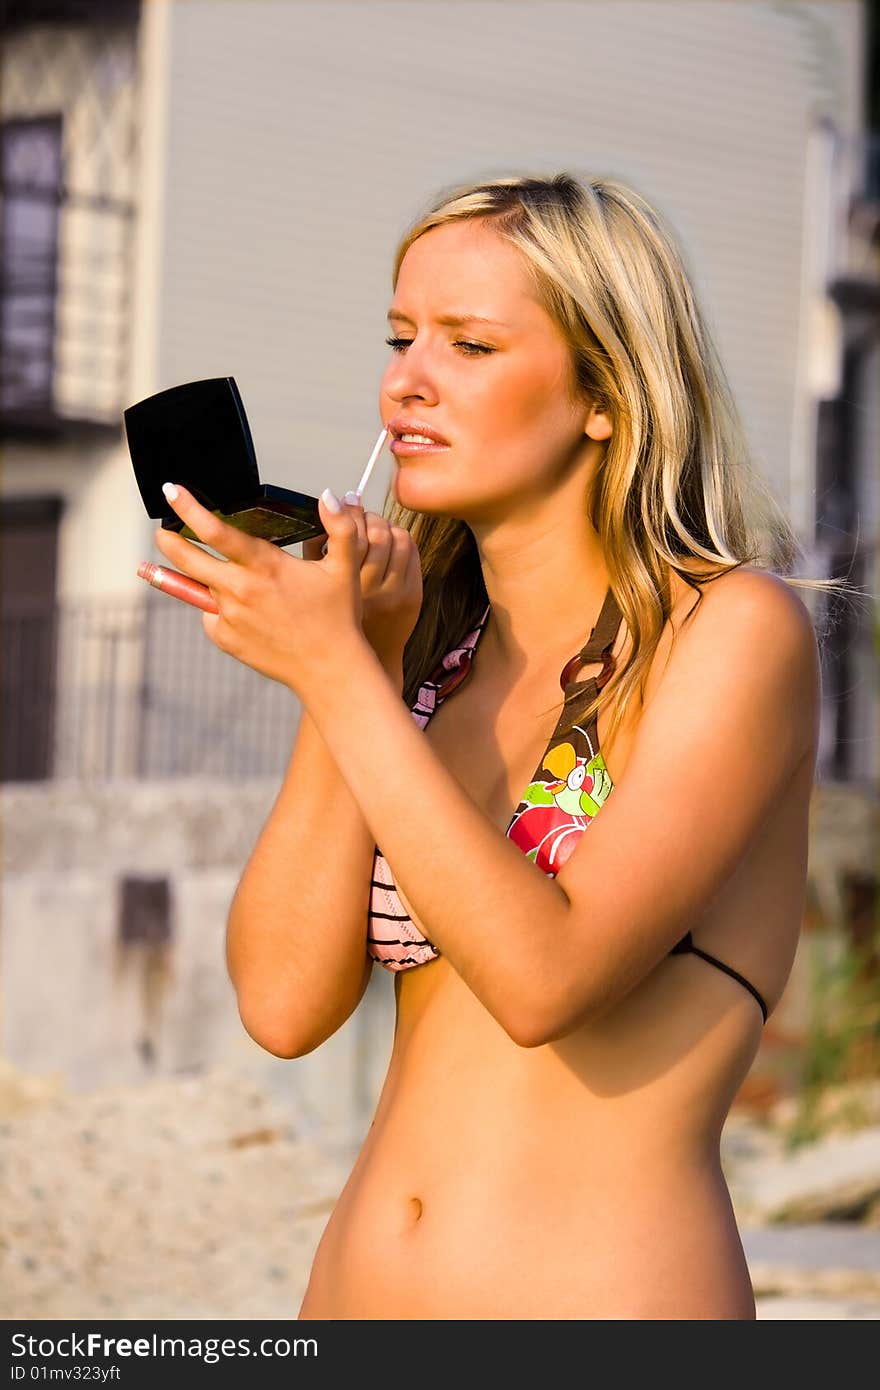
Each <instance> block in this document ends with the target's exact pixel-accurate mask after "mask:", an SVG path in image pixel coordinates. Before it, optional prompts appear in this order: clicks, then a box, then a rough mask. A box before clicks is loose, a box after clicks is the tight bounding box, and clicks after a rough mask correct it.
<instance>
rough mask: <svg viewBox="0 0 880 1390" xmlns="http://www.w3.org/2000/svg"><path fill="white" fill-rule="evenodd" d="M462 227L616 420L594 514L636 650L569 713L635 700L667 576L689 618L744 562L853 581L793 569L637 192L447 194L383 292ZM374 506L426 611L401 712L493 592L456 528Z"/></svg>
mask: <svg viewBox="0 0 880 1390" xmlns="http://www.w3.org/2000/svg"><path fill="white" fill-rule="evenodd" d="M465 218H483V219H491V225H492V227H493V228H494V230H495V231H496V232H497V233H498V234H499V235H500V236H502V237H504V238H505V239H506V240H507V241H509V242H511V243H512V244H513V245H514V246H516V247H518V248H519V250H520V251H521V252H522V254H523V256H524V257H525V260H526V264H527V265H528V266H529V267H530V269H531V273H532V277H533V280H534V284H535V287H536V291H537V294H538V297H539V300H540V302H541V303H542V304H543V306H544V307H545V309H546V310H547V312H548V313H549V314H550V316H551V317H552V319H553V320H554V321H555V323H556V324H557V325H558V327H559V328H560V330H561V332H562V334H563V335H564V337H565V339H566V341H567V343H568V344H569V347H570V350H571V357H572V363H573V367H574V377H573V380H574V381H575V382H576V384H577V389H578V391H579V392H582V393H583V394H584V396H585V397H586V398H587V399H588V400H590V401H592V402H593V403H595V404H596V405H597V406H598V407H599V408H600V409H603V410H606V411H608V412H609V413H610V415H611V418H612V421H613V433H612V435H611V438H610V439H609V441H608V444H607V448H606V452H605V456H604V458H603V460H602V462H601V464H600V466H599V468H598V471H597V474H596V480H595V487H594V488H593V491H592V496H591V499H590V504H589V505H590V521H591V523H592V525H593V527H594V528H595V530H596V532H597V534H598V535H599V537H600V539H601V543H602V546H603V553H604V557H605V562H606V567H607V570H608V575H609V583H610V587H611V589H612V591H613V593H614V596H615V598H616V600H617V602H618V605H619V607H620V610H621V612H622V614H623V618H624V621H625V623H626V626H627V629H628V631H629V633H630V636H631V638H632V650H631V652H630V653H629V657H628V659H627V661H626V662H625V663H623V664H622V665H621V667H620V669H619V670H617V671H615V672H614V674H613V675H612V677H611V679H610V680H609V681H608V683H607V684H606V685H605V686H604V687H603V688H602V690H601V691H600V692H599V694H598V697H597V698H596V699H595V700H594V701H593V702H592V703H591V704H590V705H589V706H588V707H587V708H586V710H583V711H581V712H580V718H581V722H583V721H584V720H586V719H588V718H589V717H590V715H591V714H592V713H593V712H594V711H596V712H597V711H598V710H599V709H600V708H602V706H603V705H604V703H605V702H606V701H607V702H610V703H611V705H612V714H611V722H610V728H609V735H608V737H609V740H610V739H613V737H614V734H615V732H616V730H617V728H618V727H619V724H620V721H621V719H622V717H623V713H624V709H625V706H626V704H627V701H628V699H629V697H630V695H631V694H632V692H633V690H634V689H635V688H636V687H638V688H639V690H640V692H641V691H642V687H643V681H644V679H645V677H646V676H647V672H648V670H649V668H650V664H651V660H652V658H653V655H654V653H655V651H656V649H657V644H658V642H659V640H660V636H661V633H662V631H663V628H664V626H665V624H666V622H667V621H668V619H669V616H670V609H671V601H670V589H669V574H670V571H673V570H674V571H675V573H676V574H678V575H679V576H680V577H681V579H682V580H684V582H685V583H687V584H689V585H690V586H691V587H692V588H694V589H695V590H696V591H697V593H698V595H699V598H698V600H697V604H696V605H695V608H696V607H697V606H698V605H699V602H700V599H701V598H702V591H701V589H700V587H699V586H700V585H701V584H705V583H710V582H711V581H712V580H713V579H717V578H718V577H719V576H720V575H722V574H725V573H727V572H728V571H729V570H732V569H736V568H737V567H738V566H741V565H744V564H752V565H754V566H755V567H756V568H759V569H766V570H770V571H772V572H774V573H776V574H777V575H778V576H779V577H780V578H784V579H785V582H786V583H788V584H792V585H795V586H798V587H801V588H804V589H812V590H824V591H827V592H834V593H838V592H840V591H841V590H849V587H850V586H848V585H847V583H846V581H845V580H841V579H824V580H822V579H805V578H796V577H792V576H790V574H789V571H790V570H791V568H792V566H793V564H794V563H795V562H796V560H797V559H798V558H799V557H800V556H801V549H800V546H799V544H798V540H797V537H796V534H795V532H794V531H793V529H792V527H791V525H790V524H789V522H788V520H787V518H786V516H785V514H784V513H783V511H782V509H781V508H780V506H779V504H778V503H777V502H776V499H775V497H774V495H773V492H772V490H771V488H770V487H769V485H768V484H767V482H766V481H765V480H764V479H763V478H762V477H761V475H760V473H759V472H758V470H757V469H756V468H755V466H754V464H753V461H752V459H751V456H750V452H749V448H748V444H747V441H746V436H745V431H744V429H743V427H742V423H741V421H740V418H739V415H738V412H737V409H736V406H735V404H734V401H733V397H732V394H731V391H730V388H729V386H728V383H727V379H726V376H725V373H724V369H723V367H722V365H721V362H720V359H719V357H718V353H717V351H716V349H715V346H714V344H713V341H712V339H711V336H710V333H709V331H708V330H707V327H706V324H705V322H704V320H703V316H702V314H701V312H700V309H699V307H698V305H697V303H696V300H695V298H694V293H693V289H692V286H691V284H690V280H689V277H688V273H687V271H686V269H685V265H684V262H683V259H682V255H681V252H680V251H679V249H678V247H677V245H676V243H675V239H674V236H673V234H672V232H671V231H670V229H669V228H668V226H666V225H665V224H664V222H663V220H662V219H661V217H660V215H659V213H658V212H657V211H656V210H655V209H654V208H652V207H651V206H650V205H649V204H648V203H647V202H646V201H645V199H644V198H643V197H641V195H640V194H638V193H637V192H635V191H634V190H633V189H632V188H630V187H627V186H626V185H625V184H623V183H621V182H619V181H617V180H614V179H610V178H592V179H589V180H587V181H585V182H579V181H578V180H576V179H575V178H573V177H572V176H571V175H570V174H567V173H558V174H555V175H553V176H551V177H546V178H542V177H527V176H518V177H513V178H501V179H490V180H488V181H487V182H485V183H477V184H469V185H466V186H459V187H456V188H454V189H452V190H449V191H447V192H445V193H444V194H443V195H442V197H441V198H440V199H439V200H438V201H436V202H435V203H434V204H433V206H431V207H430V208H429V209H428V210H427V211H426V212H425V213H423V214H422V215H421V216H420V217H419V218H418V219H417V221H416V222H415V223H414V224H413V225H412V226H411V227H410V229H409V230H408V231H407V232H406V234H405V235H404V237H403V239H402V241H401V242H400V244H399V246H398V248H397V252H396V255H395V261H394V272H393V284H394V287H395V288H396V286H397V280H398V276H399V273H400V267H401V263H402V261H403V258H404V256H405V254H406V252H407V250H408V249H409V247H410V246H411V245H412V244H413V242H414V241H415V240H416V239H417V238H418V237H420V236H423V235H424V233H425V232H428V231H430V230H431V229H432V228H434V227H440V226H444V225H446V224H448V223H451V222H456V221H459V220H462V219H465ZM384 514H385V516H386V517H387V518H388V519H389V520H390V521H391V522H392V524H394V525H397V526H403V527H406V528H407V529H408V530H409V531H410V532H411V534H412V536H413V539H414V540H415V541H416V544H417V545H418V548H419V553H420V556H421V565H422V577H423V586H424V596H423V603H422V610H421V613H420V616H419V620H418V623H417V624H416V627H415V629H414V631H413V633H412V635H411V637H410V639H409V642H408V643H407V646H406V651H405V653H404V697H405V698H406V700H407V702H408V703H409V704H412V703H414V701H415V699H416V696H417V693H418V688H419V686H420V684H421V683H422V681H423V680H424V679H425V678H426V677H427V676H429V675H430V674H431V673H432V672H433V671H434V668H435V667H436V666H437V663H438V662H439V661H440V659H441V658H442V656H443V655H444V653H445V652H446V651H448V650H449V648H450V647H451V646H452V645H453V644H454V643H455V642H456V641H458V640H459V639H460V638H461V637H462V636H464V634H465V633H467V632H468V631H469V630H470V629H471V628H472V627H473V626H474V625H475V624H476V622H477V621H478V619H479V616H480V614H481V612H482V610H483V609H484V608H485V606H486V603H487V602H488V596H487V593H486V587H485V584H484V582H483V576H482V571H481V567H480V560H479V552H478V549H477V544H476V540H475V538H474V536H473V533H472V531H471V530H470V527H469V526H468V525H467V524H466V523H465V522H463V521H460V520H457V519H454V518H450V517H442V516H429V515H426V514H423V513H419V512H414V511H411V510H409V509H408V508H405V507H402V506H401V505H400V504H399V503H397V502H395V500H394V498H393V496H392V494H391V492H390V491H389V493H388V495H387V497H386V500H385V507H384ZM590 618H591V619H594V618H595V615H592V614H591V615H590ZM586 635H587V634H586V630H585V633H584V637H585V639H586Z"/></svg>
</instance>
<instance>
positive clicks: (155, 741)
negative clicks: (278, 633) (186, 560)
mask: <svg viewBox="0 0 880 1390" xmlns="http://www.w3.org/2000/svg"><path fill="white" fill-rule="evenodd" d="M0 692H2V706H0V708H2V780H4V781H37V780H42V779H45V778H54V777H73V778H84V779H87V778H119V777H138V778H164V777H185V776H216V777H220V778H242V777H260V776H277V775H280V774H281V773H283V770H284V768H285V766H286V764H287V760H288V758H289V756H290V749H291V745H292V741H293V736H294V733H295V730H296V726H297V722H298V718H299V704H298V701H297V700H296V697H295V696H294V695H292V694H291V692H290V691H289V690H288V689H286V688H285V687H284V686H281V685H280V684H278V683H277V682H275V681H270V680H267V679H266V678H264V677H263V676H260V675H259V674H258V673H257V672H256V671H253V670H251V668H250V667H247V666H244V665H242V663H240V662H237V661H235V660H234V659H233V658H231V657H230V656H228V655H227V654H226V653H223V652H220V651H218V649H217V648H216V647H214V646H212V644H211V642H210V641H209V640H208V638H207V637H206V636H205V634H204V633H203V631H202V629H201V624H200V621H199V616H198V614H197V613H196V612H195V611H194V610H192V609H190V608H189V607H185V606H184V605H182V604H181V605H178V604H170V603H168V600H167V598H164V597H163V596H161V595H158V594H153V593H152V592H150V593H148V594H147V596H146V597H145V598H143V599H140V598H138V599H130V600H118V599H117V600H113V599H91V600H89V601H80V602H78V603H64V604H58V605H56V606H55V607H53V608H52V609H48V610H47V609H46V608H42V609H40V608H33V607H32V608H31V609H30V610H27V609H21V608H19V609H17V610H13V611H11V612H8V613H5V614H4V615H3V621H2V645H0Z"/></svg>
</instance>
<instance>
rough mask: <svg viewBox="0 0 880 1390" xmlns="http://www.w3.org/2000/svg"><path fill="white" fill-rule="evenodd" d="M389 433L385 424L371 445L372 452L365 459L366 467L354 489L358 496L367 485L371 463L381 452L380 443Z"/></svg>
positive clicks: (371, 468)
mask: <svg viewBox="0 0 880 1390" xmlns="http://www.w3.org/2000/svg"><path fill="white" fill-rule="evenodd" d="M389 433H390V430H389V429H388V426H387V425H386V426H385V427H384V428H383V430H382V432H381V434H380V435H379V438H378V439H377V440H376V443H375V444H374V445H373V452H372V453H371V454H370V457H369V459H368V461H367V466H366V468H365V469H364V471H363V473H362V474H361V480H360V482H359V483H358V485H357V487H356V488H355V491H356V492H357V495H358V497H360V496H361V495H362V493H363V490H364V488H365V487H366V486H367V483H368V482H369V481H370V474H371V473H372V471H373V465H374V464H375V462H376V459H377V458H378V457H379V455H380V454H381V452H382V445H383V444H384V443H385V441H386V439H387V438H388V435H389Z"/></svg>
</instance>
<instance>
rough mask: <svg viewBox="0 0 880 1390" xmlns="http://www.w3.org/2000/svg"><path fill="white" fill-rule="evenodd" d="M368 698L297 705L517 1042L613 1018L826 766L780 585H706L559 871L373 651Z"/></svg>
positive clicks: (796, 619)
mask: <svg viewBox="0 0 880 1390" xmlns="http://www.w3.org/2000/svg"><path fill="white" fill-rule="evenodd" d="M347 662H348V668H349V670H350V673H351V680H352V682H353V683H354V684H355V686H356V688H357V691H358V701H357V710H358V725H359V729H360V734H361V736H360V737H352V729H351V699H350V691H349V689H347V688H346V685H345V683H344V682H342V681H341V680H339V679H337V680H336V681H332V680H328V679H326V678H325V680H324V681H323V682H322V685H321V694H320V696H317V695H315V696H314V697H313V696H312V695H311V694H310V693H309V691H304V692H303V698H304V699H305V700H306V703H307V704H308V705H309V707H310V710H311V713H312V715H313V718H314V720H315V723H316V725H317V727H318V729H319V730H320V732H321V733H322V735H323V736H324V739H325V741H326V742H327V743H328V744H330V745H331V746H334V747H340V746H342V745H343V744H344V745H345V748H346V755H345V758H344V759H342V760H340V769H341V771H342V774H343V776H344V777H345V780H346V782H347V783H348V786H349V788H350V789H351V792H352V794H353V796H354V798H355V800H356V801H357V803H358V804H359V805H360V807H361V809H362V811H363V814H364V818H365V820H366V822H367V824H368V825H369V826H370V831H371V834H372V836H373V838H374V839H375V840H376V842H377V843H378V844H380V845H381V846H382V852H383V854H384V856H385V858H386V859H387V861H388V863H389V866H390V868H391V871H392V873H393V874H394V877H395V880H396V882H397V884H398V886H399V888H400V889H401V890H402V896H404V897H405V899H406V900H407V901H408V902H409V903H410V904H411V905H412V907H413V909H414V910H415V913H416V914H417V915H418V918H419V919H420V921H421V922H422V923H424V924H426V929H427V931H428V935H429V936H430V939H431V940H432V941H433V942H434V944H435V945H436V946H437V947H438V949H439V950H440V951H441V952H442V953H443V955H445V956H446V957H447V958H448V959H449V961H450V964H451V965H452V966H453V967H454V968H455V970H456V971H457V972H458V973H459V974H460V976H461V977H462V979H463V980H464V982H465V983H466V984H467V985H468V986H469V988H470V989H471V990H473V992H474V994H475V995H476V996H477V997H478V998H479V999H480V1001H481V1002H482V1003H483V1004H484V1005H485V1007H486V1008H487V1009H488V1010H489V1012H490V1013H491V1014H492V1015H493V1017H494V1018H495V1019H496V1020H497V1021H498V1022H499V1023H500V1024H501V1026H502V1027H503V1028H504V1029H505V1030H506V1031H507V1032H508V1034H509V1035H510V1037H511V1038H512V1039H513V1040H514V1041H515V1042H518V1043H520V1044H521V1045H522V1046H536V1045H539V1044H541V1043H543V1042H547V1041H550V1040H552V1039H553V1038H555V1037H559V1036H562V1035H563V1034H565V1033H566V1032H569V1031H571V1030H572V1029H573V1028H574V1027H576V1026H577V1024H578V1022H579V1021H581V1020H582V1019H583V1018H585V1017H588V1016H589V1015H591V1014H597V1013H601V1012H604V1011H605V1010H606V1009H607V1008H609V1007H611V1005H612V1004H613V1003H614V1002H616V1000H617V999H619V998H621V997H622V996H623V995H624V994H626V993H627V992H628V991H629V990H630V989H632V988H633V987H634V985H636V984H637V983H638V982H639V980H640V979H642V978H643V977H644V976H645V975H647V974H648V973H649V971H650V970H652V969H653V968H654V967H655V966H656V965H657V964H658V963H659V962H660V960H662V959H663V957H664V956H665V955H666V954H667V953H668V952H669V951H670V950H671V949H672V947H673V946H674V945H675V943H676V941H677V940H679V939H680V937H681V936H682V934H683V933H684V931H685V930H687V928H688V926H689V924H690V923H691V922H692V921H693V920H695V919H696V917H697V916H698V915H699V914H700V913H701V912H702V911H704V910H705V908H706V907H707V906H708V904H709V902H710V901H711V899H712V898H713V897H714V895H715V893H716V892H717V891H718V889H719V888H720V887H721V886H722V885H723V883H724V882H725V881H726V879H727V878H728V877H729V875H730V874H731V872H732V871H733V869H734V868H735V866H736V864H737V863H738V862H739V860H740V859H741V857H742V855H743V853H744V852H745V850H746V849H747V847H748V845H749V843H750V841H751V840H752V838H753V837H754V835H755V834H756V832H757V831H758V830H759V829H760V826H761V824H762V823H763V821H764V819H765V817H766V815H767V814H768V813H769V812H770V811H771V810H772V808H773V806H774V805H775V804H776V803H777V801H778V798H779V796H780V794H781V792H782V791H783V790H784V788H785V786H786V785H787V783H788V781H789V779H790V777H791V775H792V773H793V772H794V770H795V768H796V767H797V766H799V764H800V763H801V761H802V759H803V758H805V757H808V756H814V754H815V741H816V737H817V734H816V726H817V719H818V669H817V666H818V663H817V652H816V645H815V638H814V635H813V630H812V625H811V622H810V618H809V614H808V612H807V610H806V609H805V608H804V606H803V604H802V603H801V602H800V601H799V599H798V598H797V597H796V595H794V594H793V593H792V592H791V590H790V589H788V588H787V586H785V585H784V584H783V582H782V581H781V580H778V579H776V578H775V577H774V576H771V575H762V574H757V573H753V574H748V573H742V574H735V575H730V576H726V577H725V579H724V580H722V581H720V582H719V583H717V584H714V585H711V586H708V588H707V590H706V591H705V592H704V595H703V601H702V602H701V604H700V605H699V607H698V609H697V611H696V613H695V615H694V617H693V619H692V621H691V622H690V623H689V625H688V627H687V628H686V629H685V630H684V631H683V632H682V633H681V634H680V635H679V637H677V639H676V642H675V643H674V644H673V651H672V655H671V656H670V658H669V661H668V662H667V666H666V668H665V670H664V673H663V676H662V679H661V681H660V685H659V687H658V690H657V693H656V695H655V696H654V698H653V699H652V701H651V702H649V705H648V707H647V709H646V711H645V712H644V714H643V715H642V718H641V723H640V727H639V730H638V735H637V740H636V746H635V749H634V752H633V754H632V756H631V758H630V761H629V764H628V766H627V770H626V775H625V777H624V778H623V782H622V785H621V786H617V787H615V789H614V792H613V794H612V795H611V796H610V797H609V799H608V801H607V802H606V803H605V805H604V806H603V808H602V810H601V812H600V814H599V815H598V816H597V817H596V819H595V821H594V822H593V824H592V825H591V826H590V828H589V830H588V832H587V833H586V834H585V835H583V836H581V838H580V841H579V843H578V846H577V848H576V849H575V850H574V852H573V853H572V855H571V857H570V859H569V860H568V861H567V863H566V864H565V866H564V867H563V869H562V871H561V872H560V874H559V876H558V877H557V878H556V879H549V878H547V877H545V876H544V875H543V874H542V873H540V872H539V871H538V870H537V869H536V868H535V866H534V865H533V864H531V863H530V862H529V861H528V860H527V859H526V858H525V857H524V855H523V854H522V853H521V851H520V850H518V849H517V848H516V846H515V845H514V844H513V843H512V841H510V840H509V839H508V838H507V837H506V836H504V835H502V834H501V833H500V832H499V831H498V829H497V827H496V826H495V825H494V824H492V822H491V821H490V820H489V819H488V817H487V816H486V815H484V813H483V812H482V811H481V810H479V808H478V807H477V806H476V805H475V804H474V802H473V801H472V800H471V798H470V797H469V796H468V794H467V792H466V791H465V790H464V789H463V788H462V786H461V785H460V783H459V782H458V781H457V780H456V778H455V777H453V776H452V774H451V773H449V772H448V771H447V770H446V768H444V767H443V765H442V764H441V762H440V761H439V759H438V758H437V756H436V754H435V753H434V752H433V751H432V749H431V746H430V744H429V743H428V741H427V740H426V739H425V738H424V737H423V736H422V734H421V732H420V730H419V729H418V728H417V727H416V725H415V723H414V721H413V720H412V719H411V717H410V716H409V715H408V713H407V711H406V710H405V709H404V707H403V705H402V704H401V702H400V701H399V700H397V699H396V698H395V696H394V694H393V692H392V691H391V689H390V687H389V685H388V682H387V680H386V679H385V677H384V674H383V672H382V670H381V667H380V665H379V663H378V662H377V661H376V658H375V657H374V655H373V653H372V652H370V651H369V649H368V648H366V646H365V645H364V644H363V643H360V644H358V645H355V646H354V648H353V649H352V650H351V653H350V655H349V657H348V658H347Z"/></svg>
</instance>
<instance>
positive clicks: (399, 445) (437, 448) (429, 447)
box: [390, 439, 450, 454]
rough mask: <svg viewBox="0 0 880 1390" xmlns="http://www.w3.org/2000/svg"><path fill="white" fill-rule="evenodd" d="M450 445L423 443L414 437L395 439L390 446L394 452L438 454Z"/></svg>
mask: <svg viewBox="0 0 880 1390" xmlns="http://www.w3.org/2000/svg"><path fill="white" fill-rule="evenodd" d="M449 447H450V446H449V445H448V444H422V443H421V442H416V440H414V439H395V440H394V441H393V443H392V444H391V446H390V448H391V452H392V454H438V453H440V452H441V451H442V450H443V449H448V448H449Z"/></svg>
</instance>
